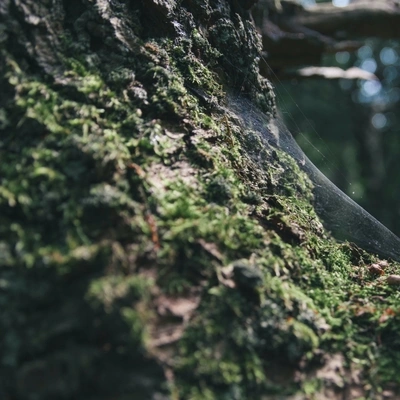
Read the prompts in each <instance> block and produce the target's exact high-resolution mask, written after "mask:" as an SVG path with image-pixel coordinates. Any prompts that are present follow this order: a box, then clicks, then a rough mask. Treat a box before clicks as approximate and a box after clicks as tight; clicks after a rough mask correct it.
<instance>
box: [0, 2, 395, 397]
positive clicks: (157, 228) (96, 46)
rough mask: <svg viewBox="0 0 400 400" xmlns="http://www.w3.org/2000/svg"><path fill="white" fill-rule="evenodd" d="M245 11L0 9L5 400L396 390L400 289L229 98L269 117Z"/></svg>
mask: <svg viewBox="0 0 400 400" xmlns="http://www.w3.org/2000/svg"><path fill="white" fill-rule="evenodd" d="M249 4H250V3H249V2H245V1H232V2H231V1H227V0H215V1H208V0H192V1H180V2H175V1H172V0H170V1H169V0H151V1H146V2H145V1H135V2H129V1H123V0H115V1H112V2H109V1H105V0H97V1H83V0H82V1H78V0H74V1H69V2H62V1H60V0H56V1H54V2H52V3H50V2H48V1H45V0H41V1H30V0H23V1H19V0H18V1H17V0H6V1H4V2H2V4H1V5H0V17H1V20H0V24H1V25H0V28H1V29H0V32H1V36H0V41H1V44H2V47H1V64H0V74H1V78H0V79H1V87H2V97H1V99H0V130H1V137H0V156H1V160H2V162H1V163H0V221H1V224H0V250H1V254H0V260H1V268H0V302H1V305H2V310H3V312H2V313H1V316H0V328H1V329H0V332H1V337H2V341H1V344H0V346H1V359H0V393H1V395H2V397H3V398H17V399H29V400H31V399H32V400H34V399H53V398H65V399H72V398H73V399H83V398H84V399H92V398H93V399H94V398H96V399H109V398H114V399H131V398H135V399H163V398H171V399H218V400H219V399H249V398H252V399H257V398H260V399H261V398H262V399H269V398H271V399H272V398H277V397H274V396H280V397H279V398H291V397H290V396H298V397H296V398H304V399H306V398H312V396H314V395H315V396H317V395H320V396H324V395H325V396H331V397H329V398H334V397H333V396H336V395H337V396H343V393H348V394H349V396H350V395H351V396H353V398H355V396H356V395H357V394H359V395H360V396H364V397H370V398H379V396H381V397H382V396H383V394H382V393H383V390H386V391H388V390H396V388H397V387H398V383H399V381H398V379H399V378H398V376H397V374H396V355H397V354H398V351H399V344H398V343H397V339H396V337H397V335H396V332H397V331H398V329H397V326H398V316H397V311H396V310H397V307H398V301H399V300H398V295H397V292H396V291H395V290H393V289H391V288H389V287H387V286H385V285H384V284H383V283H382V280H381V279H380V278H378V279H375V278H374V277H372V276H370V275H369V273H368V270H367V266H366V265H367V264H368V263H369V262H371V260H374V257H373V256H370V255H366V254H364V253H362V252H361V251H359V250H357V249H355V248H354V247H352V246H351V245H348V244H337V243H335V242H334V241H333V240H332V239H330V238H329V235H328V234H327V233H326V232H324V231H323V229H322V226H321V224H320V222H319V221H318V218H317V217H316V215H315V212H314V210H313V207H312V185H311V183H310V181H309V180H308V178H307V177H306V176H305V175H304V174H303V173H302V172H301V171H300V169H299V167H298V165H297V164H296V162H295V161H294V160H293V159H291V158H290V156H288V155H287V154H285V153H283V152H280V151H276V150H273V149H272V148H269V147H267V146H266V145H265V143H264V142H263V140H262V138H261V137H260V135H259V133H257V132H256V131H253V130H251V129H250V128H249V127H246V126H245V124H243V121H242V122H240V121H239V120H238V118H237V116H235V115H234V113H229V112H226V109H225V108H224V106H225V105H226V93H227V92H229V93H238V92H240V93H241V95H244V96H247V97H248V98H250V99H251V101H252V102H253V103H254V104H255V105H256V106H257V107H258V108H259V109H260V110H263V112H265V113H266V115H267V116H268V115H269V116H272V115H273V114H274V112H275V110H274V95H273V92H272V89H271V86H270V84H269V83H268V81H266V80H265V79H263V78H262V77H261V76H260V75H259V72H258V57H259V55H260V51H261V47H260V46H261V45H260V39H259V37H258V35H257V33H256V30H255V28H254V26H253V24H252V22H251V19H250V16H249V11H248V10H247V9H246V8H247V7H248V6H249ZM255 154H256V155H257V157H256V158H257V162H256V160H255V156H254V155H255ZM395 267H396V266H395V265H392V264H390V265H388V266H387V270H388V271H392V270H393V271H394V269H395ZM318 393H319V394H318ZM293 398H294V397H293ZM338 398H339V397H338ZM350 398H352V397H350Z"/></svg>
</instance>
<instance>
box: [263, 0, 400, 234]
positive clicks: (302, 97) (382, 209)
mask: <svg viewBox="0 0 400 400" xmlns="http://www.w3.org/2000/svg"><path fill="white" fill-rule="evenodd" d="M299 3H301V4H302V5H303V6H304V7H305V8H307V7H313V6H315V5H316V4H317V3H332V5H333V6H335V7H338V8H339V7H340V8H345V7H347V6H348V5H349V4H350V3H351V2H350V1H348V0H333V1H328V2H327V1H325V2H323V1H319V2H316V1H315V0H302V1H299ZM357 47H358V48H357V49H352V50H350V51H336V52H331V53H330V54H323V55H322V56H321V59H320V64H319V66H329V67H340V68H341V69H344V70H346V69H348V68H350V67H358V68H360V69H361V70H363V71H367V72H369V73H371V74H374V75H375V76H376V77H377V78H378V79H377V80H361V79H343V78H339V79H326V78H323V77H315V76H314V77H310V78H303V77H292V78H291V77H290V74H287V76H285V74H281V75H279V69H276V71H278V73H277V74H274V76H272V81H273V83H274V86H275V91H276V95H277V103H278V106H279V109H280V112H281V115H282V116H283V118H284V120H285V123H286V124H287V126H288V127H289V129H290V130H291V132H292V133H293V135H294V136H295V137H296V140H297V141H298V143H299V144H300V146H301V147H302V149H303V150H304V152H305V153H306V154H307V156H308V157H309V158H310V159H311V161H312V162H313V163H314V164H315V165H316V166H317V167H318V168H319V169H320V170H321V171H322V172H323V173H324V174H325V175H326V176H327V177H328V178H329V179H330V180H331V181H333V182H334V183H335V184H336V185H337V186H338V187H339V188H340V189H341V190H343V191H344V192H345V193H346V194H347V195H349V196H350V197H351V198H353V199H354V200H355V201H356V202H357V203H359V204H360V205H361V206H362V207H363V208H365V209H366V210H367V211H368V212H370V213H371V214H372V215H373V216H375V217H376V218H377V219H378V220H380V221H381V222H382V223H383V224H384V225H386V226H387V227H388V228H389V229H391V230H392V231H393V232H394V233H396V234H397V235H399V236H400V202H399V200H400V115H399V113H398V111H399V102H400V40H395V39H382V38H373V37H372V38H367V39H365V38H363V39H362V43H361V45H358V46H357ZM267 60H268V58H267Z"/></svg>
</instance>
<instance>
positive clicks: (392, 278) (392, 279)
mask: <svg viewBox="0 0 400 400" xmlns="http://www.w3.org/2000/svg"><path fill="white" fill-rule="evenodd" d="M386 282H387V283H388V285H393V286H398V285H400V275H389V276H388V277H387V279H386Z"/></svg>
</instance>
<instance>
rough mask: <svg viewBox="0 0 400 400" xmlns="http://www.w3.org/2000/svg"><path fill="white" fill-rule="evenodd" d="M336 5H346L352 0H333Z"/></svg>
mask: <svg viewBox="0 0 400 400" xmlns="http://www.w3.org/2000/svg"><path fill="white" fill-rule="evenodd" d="M332 4H333V5H334V6H335V7H346V6H348V5H349V4H350V0H332Z"/></svg>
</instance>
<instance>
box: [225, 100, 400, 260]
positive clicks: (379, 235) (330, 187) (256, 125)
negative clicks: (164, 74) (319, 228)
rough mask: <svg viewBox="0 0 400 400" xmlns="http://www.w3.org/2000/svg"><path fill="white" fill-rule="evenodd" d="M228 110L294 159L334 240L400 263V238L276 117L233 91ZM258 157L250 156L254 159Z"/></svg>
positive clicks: (316, 208)
mask: <svg viewBox="0 0 400 400" xmlns="http://www.w3.org/2000/svg"><path fill="white" fill-rule="evenodd" d="M227 111H228V112H229V111H230V112H232V113H234V114H235V116H236V117H237V118H239V120H240V121H241V125H242V127H243V128H244V129H245V130H246V129H249V130H250V129H251V130H252V131H256V132H257V133H258V134H259V136H260V138H261V140H262V142H263V144H264V145H265V146H268V147H270V148H276V149H280V150H282V151H284V152H286V153H287V154H289V155H290V156H291V157H293V158H294V159H295V160H296V162H297V164H298V166H299V167H300V169H301V170H303V171H304V172H305V173H306V174H307V175H308V177H309V178H310V180H311V182H312V183H313V185H314V188H313V195H314V208H315V211H316V212H317V214H318V216H319V217H320V218H321V220H322V222H323V224H324V226H325V228H326V229H328V230H329V231H330V232H331V233H332V235H333V236H334V237H335V238H336V239H337V240H339V241H349V242H353V243H355V244H356V245H358V246H359V247H361V248H362V249H364V250H366V251H368V252H371V253H375V254H378V255H380V256H382V257H385V258H392V259H393V260H396V261H399V262H400V239H399V238H398V237H397V236H396V235H395V234H394V233H392V232H391V231H390V230H389V229H388V228H386V227H385V226H384V225H383V224H382V223H380V222H379V221H378V220H377V219H375V218H374V217H373V216H372V215H371V214H369V213H368V212H367V211H365V210H364V209H363V208H362V207H360V206H359V205H358V204H357V203H356V202H355V201H354V200H352V199H351V198H350V197H348V196H347V195H346V194H345V193H343V192H342V191H341V190H340V189H339V188H338V187H337V186H335V185H334V184H333V183H332V182H331V181H330V180H329V179H328V178H327V177H326V176H325V175H324V174H323V173H322V172H321V171H319V169H318V168H317V167H316V166H315V165H314V164H313V163H312V162H311V161H310V160H309V159H308V158H307V156H306V155H305V154H304V152H303V150H302V149H301V148H300V147H299V145H298V144H297V142H296V141H295V139H294V138H293V136H292V134H291V133H290V132H289V130H288V129H287V128H286V126H285V124H284V123H283V121H282V120H281V119H280V118H279V117H276V118H275V119H274V120H272V121H270V120H268V118H267V116H266V115H265V114H264V113H263V112H262V111H261V110H260V109H258V108H257V107H256V106H255V105H254V104H253V103H252V102H251V101H250V100H248V99H247V98H245V97H243V96H242V95H234V94H229V95H228V97H227ZM257 157H258V156H257V155H253V158H254V160H255V161H256V162H257V161H259V160H258V159H257Z"/></svg>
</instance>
